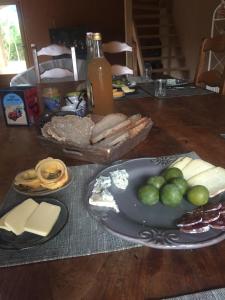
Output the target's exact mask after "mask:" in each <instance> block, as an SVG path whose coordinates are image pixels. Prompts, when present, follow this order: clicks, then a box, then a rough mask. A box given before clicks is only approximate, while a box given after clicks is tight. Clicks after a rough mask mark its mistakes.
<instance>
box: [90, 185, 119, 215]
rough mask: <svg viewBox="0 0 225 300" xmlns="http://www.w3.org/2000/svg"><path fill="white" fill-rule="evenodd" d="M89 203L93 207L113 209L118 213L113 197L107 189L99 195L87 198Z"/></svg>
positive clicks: (95, 194) (94, 194)
mask: <svg viewBox="0 0 225 300" xmlns="http://www.w3.org/2000/svg"><path fill="white" fill-rule="evenodd" d="M89 203H90V204H91V205H95V206H103V207H109V208H113V209H115V211H116V212H119V208H118V206H117V204H116V202H115V200H114V198H113V195H112V194H111V193H110V192H109V191H108V190H107V189H105V190H103V191H102V192H101V193H93V194H92V195H91V197H90V198H89Z"/></svg>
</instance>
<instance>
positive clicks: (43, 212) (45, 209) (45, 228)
mask: <svg viewBox="0 0 225 300" xmlns="http://www.w3.org/2000/svg"><path fill="white" fill-rule="evenodd" d="M60 211H61V207H60V206H58V205H54V204H50V203H47V202H41V204H40V205H39V206H38V208H37V209H35V211H34V212H33V214H32V215H31V216H30V217H29V219H28V220H27V222H26V224H25V231H28V232H31V233H35V234H38V235H41V236H47V235H48V234H49V233H50V231H51V230H52V228H53V226H54V225H55V223H56V221H57V219H58V217H59V214H60Z"/></svg>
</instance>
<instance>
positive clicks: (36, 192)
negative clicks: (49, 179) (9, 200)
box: [12, 169, 73, 197]
mask: <svg viewBox="0 0 225 300" xmlns="http://www.w3.org/2000/svg"><path fill="white" fill-rule="evenodd" d="M68 176H69V178H68V181H67V182H66V183H65V184H64V185H63V186H62V187H60V188H58V189H55V190H49V189H45V188H42V189H37V190H34V189H23V188H20V187H19V186H16V185H15V184H13V185H12V186H13V189H14V190H15V191H16V192H17V193H19V194H21V195H26V196H33V197H40V196H46V195H51V194H53V193H57V192H59V191H62V190H64V189H66V188H67V187H68V186H69V185H70V184H71V183H72V181H73V174H72V172H71V171H70V169H68Z"/></svg>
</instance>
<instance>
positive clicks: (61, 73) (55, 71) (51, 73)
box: [31, 44, 78, 83]
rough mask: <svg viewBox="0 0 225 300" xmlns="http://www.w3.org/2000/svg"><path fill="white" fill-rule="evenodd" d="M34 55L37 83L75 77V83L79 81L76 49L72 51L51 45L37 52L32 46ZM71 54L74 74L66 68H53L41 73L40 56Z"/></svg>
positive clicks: (71, 49)
mask: <svg viewBox="0 0 225 300" xmlns="http://www.w3.org/2000/svg"><path fill="white" fill-rule="evenodd" d="M31 48H32V54H33V60H34V69H35V74H36V77H37V83H41V81H42V80H43V79H63V78H66V77H67V78H68V77H73V79H74V81H78V71H77V61H76V52H75V47H71V48H70V49H69V48H67V47H65V46H61V45H54V44H53V45H49V46H47V47H43V48H41V49H40V50H37V48H36V45H35V44H32V45H31ZM64 54H69V55H71V57H72V66H73V72H71V71H70V70H68V69H65V68H54V67H53V68H51V69H49V70H45V71H44V72H42V73H41V71H40V61H39V57H40V56H51V57H57V56H60V55H64Z"/></svg>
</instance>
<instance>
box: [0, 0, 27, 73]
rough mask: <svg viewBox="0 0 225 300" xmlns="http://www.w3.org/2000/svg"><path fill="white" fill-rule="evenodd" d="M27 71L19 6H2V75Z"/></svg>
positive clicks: (0, 23) (0, 55)
mask: <svg viewBox="0 0 225 300" xmlns="http://www.w3.org/2000/svg"><path fill="white" fill-rule="evenodd" d="M0 3H1V2H0ZM26 69H27V66H26V59H25V53H24V47H23V41H22V35H21V30H20V25H19V18H18V11H17V6H16V4H9V5H7V4H4V5H0V75H2V74H16V73H20V72H23V71H25V70H26Z"/></svg>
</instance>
